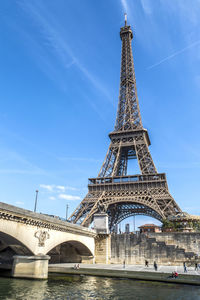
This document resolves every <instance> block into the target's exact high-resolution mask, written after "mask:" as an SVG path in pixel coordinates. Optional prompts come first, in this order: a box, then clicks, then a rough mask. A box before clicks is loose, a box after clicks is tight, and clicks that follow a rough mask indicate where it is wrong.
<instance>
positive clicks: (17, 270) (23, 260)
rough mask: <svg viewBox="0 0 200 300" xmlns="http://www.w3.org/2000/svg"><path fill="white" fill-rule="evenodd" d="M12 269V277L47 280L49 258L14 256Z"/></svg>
mask: <svg viewBox="0 0 200 300" xmlns="http://www.w3.org/2000/svg"><path fill="white" fill-rule="evenodd" d="M13 258H14V261H13V267H12V277H17V278H32V279H47V278H48V263H49V259H50V256H48V255H34V256H19V255H15V256H14V257H13Z"/></svg>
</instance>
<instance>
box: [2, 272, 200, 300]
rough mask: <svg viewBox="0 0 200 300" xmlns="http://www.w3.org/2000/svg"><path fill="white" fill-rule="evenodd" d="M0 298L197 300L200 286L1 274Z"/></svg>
mask: <svg viewBox="0 0 200 300" xmlns="http://www.w3.org/2000/svg"><path fill="white" fill-rule="evenodd" d="M0 299H4V300H6V299H19V300H21V299H23V300H32V299H34V300H40V299H47V300H51V299H56V300H60V299H62V300H63V299H69V300H71V299H77V300H81V299H88V300H89V299H98V300H100V299H114V300H115V299H117V300H118V299H120V300H126V299H133V300H137V299H147V300H151V299H157V300H162V299H169V300H184V299H185V300H186V299H187V300H193V299H195V300H198V299H200V287H196V286H189V285H177V284H162V283H156V282H144V281H135V280H124V279H111V278H100V277H89V276H70V277H69V276H62V275H56V276H55V275H54V276H52V277H50V278H49V279H48V280H47V281H33V280H23V279H11V278H3V277H1V278H0Z"/></svg>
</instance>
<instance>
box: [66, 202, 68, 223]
mask: <svg viewBox="0 0 200 300" xmlns="http://www.w3.org/2000/svg"><path fill="white" fill-rule="evenodd" d="M68 209H69V205H68V204H67V205H66V221H67V218H68Z"/></svg>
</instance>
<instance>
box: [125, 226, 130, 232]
mask: <svg viewBox="0 0 200 300" xmlns="http://www.w3.org/2000/svg"><path fill="white" fill-rule="evenodd" d="M125 233H130V224H126V225H125Z"/></svg>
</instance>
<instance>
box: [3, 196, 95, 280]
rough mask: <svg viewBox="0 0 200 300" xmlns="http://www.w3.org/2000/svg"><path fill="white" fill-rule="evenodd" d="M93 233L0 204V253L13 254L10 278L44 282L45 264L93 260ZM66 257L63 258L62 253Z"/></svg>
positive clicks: (77, 226)
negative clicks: (11, 275) (26, 278)
mask: <svg viewBox="0 0 200 300" xmlns="http://www.w3.org/2000/svg"><path fill="white" fill-rule="evenodd" d="M95 237H96V232H95V231H94V230H91V229H88V228H85V227H82V226H79V225H75V224H71V223H69V222H67V221H62V220H60V219H58V218H55V217H51V216H48V215H44V214H40V213H34V212H32V211H29V210H24V209H21V208H18V207H15V206H12V205H8V204H5V203H2V202H0V241H1V244H0V251H1V253H3V251H4V249H6V247H8V246H9V248H10V251H11V253H12V251H13V252H14V253H13V254H16V255H15V256H14V262H13V269H12V272H13V276H17V277H20V276H21V277H31V278H33V277H35V278H45V277H47V273H48V260H49V259H50V258H51V259H53V261H54V262H55V261H56V262H65V261H66V262H67V260H66V259H68V261H70V256H72V257H73V262H74V261H75V262H81V261H83V260H87V259H91V258H93V257H94V252H95ZM64 252H65V253H67V254H68V257H65V256H64V255H63V253H64Z"/></svg>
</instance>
